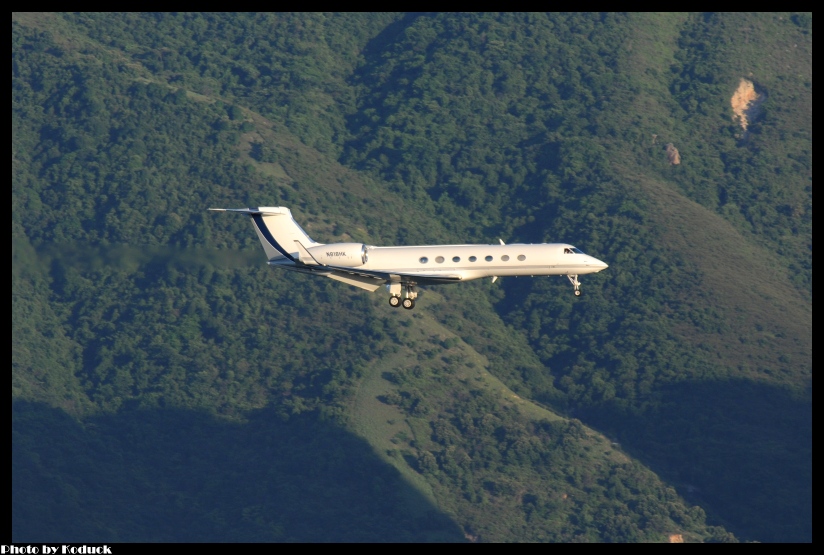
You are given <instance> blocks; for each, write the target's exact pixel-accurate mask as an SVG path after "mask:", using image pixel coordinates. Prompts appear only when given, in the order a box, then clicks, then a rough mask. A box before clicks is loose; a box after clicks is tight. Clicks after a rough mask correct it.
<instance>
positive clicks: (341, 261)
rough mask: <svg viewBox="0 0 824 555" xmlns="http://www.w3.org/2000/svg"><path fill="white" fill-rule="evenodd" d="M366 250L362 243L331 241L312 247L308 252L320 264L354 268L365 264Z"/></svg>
mask: <svg viewBox="0 0 824 555" xmlns="http://www.w3.org/2000/svg"><path fill="white" fill-rule="evenodd" d="M366 250H367V249H366V245H364V244H363V243H332V244H331V245H321V246H319V247H312V248H311V249H309V253H310V254H311V255H312V256H313V257H314V259H315V260H317V261H318V262H320V263H321V264H329V265H330V266H345V267H347V268H355V267H357V266H363V265H364V264H366V260H367V256H366Z"/></svg>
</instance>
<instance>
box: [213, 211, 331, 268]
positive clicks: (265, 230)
mask: <svg viewBox="0 0 824 555" xmlns="http://www.w3.org/2000/svg"><path fill="white" fill-rule="evenodd" d="M209 210H211V211H213V212H239V213H241V214H246V215H247V216H249V217H250V218H251V219H252V223H253V224H254V226H255V233H257V236H258V239H260V243H261V245H263V250H264V251H266V258H268V259H269V260H273V259H276V258H280V257H282V256H285V257H286V258H288V259H289V260H298V259H299V258H300V253H301V250H302V249H301V245H302V246H303V247H307V248H308V247H316V246H319V245H321V244H322V243H318V242H317V241H313V240H312V238H311V237H309V235H307V233H306V232H305V231H304V230H303V228H302V227H300V225H298V223H297V222H296V221H295V219H294V218H293V217H292V211H291V210H289V209H288V208H284V207H283V206H260V207H258V208H210V209H209Z"/></svg>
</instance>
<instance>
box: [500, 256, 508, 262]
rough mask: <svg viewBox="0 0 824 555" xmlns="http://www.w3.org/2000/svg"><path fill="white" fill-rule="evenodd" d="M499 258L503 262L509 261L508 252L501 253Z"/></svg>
mask: <svg viewBox="0 0 824 555" xmlns="http://www.w3.org/2000/svg"><path fill="white" fill-rule="evenodd" d="M501 260H503V261H504V262H507V261H509V255H508V254H505V255H503V256H502V257H501Z"/></svg>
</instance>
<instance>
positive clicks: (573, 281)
mask: <svg viewBox="0 0 824 555" xmlns="http://www.w3.org/2000/svg"><path fill="white" fill-rule="evenodd" d="M567 277H568V278H569V282H570V283H571V284H572V286H573V287H575V291H574V292H575V296H576V297H580V296H581V290H580V289H579V287H581V282H580V281H578V274H575V275H572V276H567Z"/></svg>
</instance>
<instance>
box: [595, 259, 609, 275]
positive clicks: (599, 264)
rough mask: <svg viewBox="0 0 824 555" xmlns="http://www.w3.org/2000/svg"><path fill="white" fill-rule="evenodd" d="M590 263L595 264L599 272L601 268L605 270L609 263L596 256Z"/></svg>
mask: <svg viewBox="0 0 824 555" xmlns="http://www.w3.org/2000/svg"><path fill="white" fill-rule="evenodd" d="M592 265H593V266H595V267H596V268H598V271H599V272H600V271H601V270H606V269H607V268H609V264H607V263H606V262H604V261H602V260H598V259H597V258H593V259H592Z"/></svg>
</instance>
